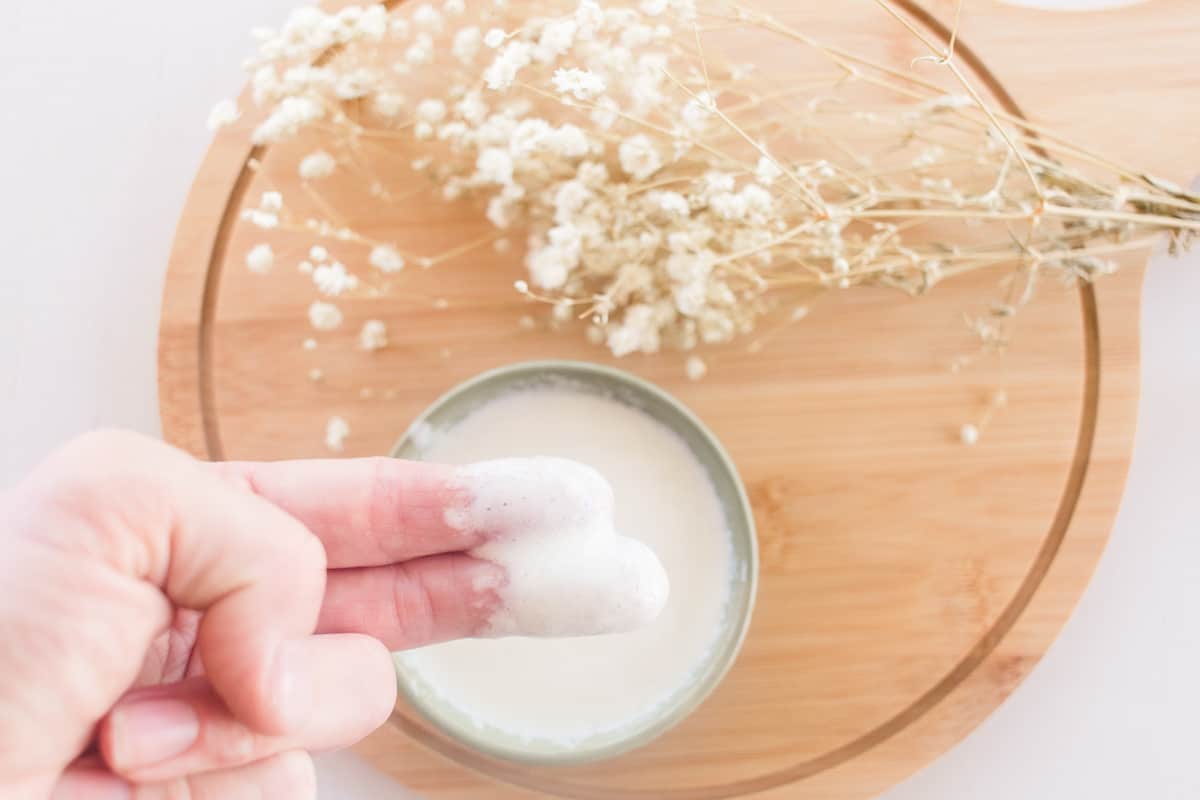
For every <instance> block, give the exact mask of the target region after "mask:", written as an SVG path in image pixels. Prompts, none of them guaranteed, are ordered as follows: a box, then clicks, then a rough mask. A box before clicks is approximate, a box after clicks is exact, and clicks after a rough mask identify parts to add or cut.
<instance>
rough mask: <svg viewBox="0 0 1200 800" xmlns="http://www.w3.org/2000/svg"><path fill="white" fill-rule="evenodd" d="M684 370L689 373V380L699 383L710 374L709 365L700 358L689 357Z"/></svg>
mask: <svg viewBox="0 0 1200 800" xmlns="http://www.w3.org/2000/svg"><path fill="white" fill-rule="evenodd" d="M684 370H685V371H686V372H687V376H688V380H693V381H698V380H700V379H701V378H703V377H704V376H705V375H707V374H708V365H707V364H705V363H704V359H702V358H701V357H700V356H688V359H687V362H686V363H685V364H684Z"/></svg>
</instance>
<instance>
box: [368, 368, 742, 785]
mask: <svg viewBox="0 0 1200 800" xmlns="http://www.w3.org/2000/svg"><path fill="white" fill-rule="evenodd" d="M556 375H557V376H562V377H564V378H568V379H570V378H572V377H577V376H586V377H590V378H593V379H595V378H599V379H601V380H605V381H609V382H612V383H615V384H618V385H621V386H623V387H625V388H628V389H631V390H632V391H633V392H634V393H641V394H643V395H649V396H650V397H651V398H653V399H655V400H657V401H659V402H660V403H662V404H663V405H665V406H666V407H667V408H669V409H670V410H671V412H672V413H674V414H675V415H676V416H677V417H678V418H679V419H680V420H681V421H682V423H683V425H684V427H687V428H690V429H692V430H693V431H694V432H695V433H697V434H698V438H699V440H700V441H701V442H703V446H704V447H706V448H707V449H709V450H710V451H711V452H712V454H713V455H714V456H715V457H716V458H715V461H716V463H717V464H718V465H719V468H720V471H721V472H722V473H724V475H725V477H726V478H727V479H728V483H729V484H730V486H731V487H732V489H733V496H734V498H735V502H734V503H733V504H732V505H733V506H734V508H732V509H730V508H726V506H727V505H730V504H727V503H725V502H722V503H721V505H722V509H723V511H725V513H726V514H727V515H728V514H730V513H732V514H733V515H734V516H735V517H736V518H740V520H741V522H742V527H743V529H744V538H745V539H746V557H745V564H746V573H747V574H746V576H745V578H744V582H745V585H746V601H745V610H744V611H743V612H742V613H741V614H740V618H739V619H738V620H736V621H735V622H733V623H731V626H732V627H733V628H734V634H733V638H732V639H730V641H729V643H728V644H727V645H726V646H725V647H724V648H722V649H721V650H719V651H717V652H714V653H713V654H712V655H711V656H710V657H709V658H708V659H706V661H705V662H702V663H705V666H706V667H707V668H708V669H707V670H706V671H705V674H704V676H703V678H702V679H701V680H700V681H698V682H697V683H696V684H695V685H694V687H691V688H689V690H688V691H684V692H682V693H680V695H679V699H678V700H677V701H676V702H674V703H669V704H667V705H666V706H665V707H664V709H663V711H662V713H660V714H655V715H652V716H651V717H649V719H648V722H646V723H645V724H644V725H642V726H640V727H638V728H636V729H634V730H633V732H632V733H631V734H630V735H629V736H627V737H624V738H621V739H619V740H617V741H614V742H609V743H606V744H604V745H602V746H598V747H594V748H586V749H582V750H578V751H568V752H562V753H536V752H531V751H529V750H523V749H520V748H519V747H514V746H510V745H507V744H498V743H496V742H495V741H493V739H492V737H489V735H488V734H487V733H486V732H479V733H474V732H472V731H469V730H463V729H461V728H460V727H458V726H455V725H452V724H449V723H448V722H447V721H446V720H445V719H444V716H443V715H440V714H438V713H437V709H439V708H440V707H441V706H442V705H445V704H441V703H438V702H436V701H435V702H429V697H428V696H427V695H425V694H420V693H418V692H417V691H415V689H414V687H413V686H412V685H411V684H410V679H406V675H405V672H406V670H405V667H404V666H403V665H402V664H401V661H400V659H399V658H395V657H393V665H394V667H395V673H396V685H397V689H398V691H399V693H400V695H401V696H403V697H404V699H405V700H406V701H407V702H408V703H409V705H410V706H412V708H413V709H415V710H416V711H417V712H418V713H419V714H420V716H421V717H422V718H424V720H425V721H426V722H428V723H429V724H430V725H432V726H433V727H434V728H435V729H436V730H437V731H438V732H439V733H440V734H442V735H444V736H448V737H450V738H451V739H454V740H456V741H458V742H461V743H462V744H464V745H466V746H468V747H470V748H473V749H475V750H477V751H478V752H480V753H483V754H485V755H487V756H491V757H493V758H498V759H502V760H506V761H513V762H517V763H521V764H526V765H533V766H566V765H572V764H585V763H592V762H597V761H602V760H606V759H610V758H614V757H616V756H619V755H622V754H623V753H627V752H629V751H630V750H633V749H635V748H638V747H642V746H643V745H646V744H648V743H649V742H651V741H653V740H654V739H657V738H658V737H659V736H661V735H663V734H664V733H666V732H667V731H668V730H670V729H671V728H673V727H675V726H676V725H677V724H679V723H680V722H682V721H683V720H684V719H686V718H687V717H688V716H690V715H691V714H692V713H693V712H695V710H696V709H697V708H699V707H700V706H701V705H702V704H703V703H704V701H705V700H707V699H708V697H709V696H710V695H711V694H712V693H713V691H715V690H716V688H717V687H718V686H719V685H720V684H721V682H722V681H723V680H724V679H725V676H726V675H727V674H728V673H729V670H730V669H732V668H733V665H734V662H736V661H737V657H738V655H739V654H740V653H741V650H742V645H743V644H744V643H745V640H746V636H747V634H748V632H749V629H750V622H751V619H752V618H753V616H754V607H755V603H756V601H757V598H758V571H759V553H758V533H757V529H756V525H755V520H754V512H753V508H752V507H751V505H750V498H749V495H748V494H747V493H746V487H745V484H744V483H743V482H742V477H741V474H740V473H739V472H738V469H737V465H736V464H735V463H734V461H733V459H732V458H731V457H730V455H729V453H728V452H727V451H726V449H725V447H724V446H723V445H722V444H721V441H720V439H718V438H717V436H716V434H714V433H713V432H712V430H711V429H709V427H708V426H707V425H705V424H704V422H703V421H702V420H701V419H700V417H699V416H697V415H696V413H695V412H694V411H692V410H691V409H690V408H689V407H688V406H687V405H685V404H684V403H683V401H681V400H679V399H678V398H676V397H675V396H674V395H672V394H670V393H669V392H667V391H666V390H664V389H662V388H660V387H659V386H657V385H655V384H654V383H652V382H650V381H648V380H646V379H644V378H641V377H639V376H637V375H634V374H633V373H630V372H627V371H625V370H622V369H617V368H616V367H610V366H607V365H604V364H596V363H592V362H589V361H577V360H572V359H533V360H526V361H518V362H514V363H511V364H506V365H503V366H500V367H494V368H492V369H488V370H485V371H483V372H481V373H479V374H477V375H474V376H472V377H470V378H467V379H466V380H464V381H462V382H460V383H458V384H455V385H454V386H453V387H451V388H450V389H449V390H447V391H445V392H443V393H442V394H441V395H439V396H438V397H437V398H436V399H435V400H434V401H433V402H432V403H430V404H429V405H428V406H426V408H425V409H424V410H423V411H422V412H421V413H420V414H419V415H417V417H416V418H415V419H413V421H412V422H411V423H410V424H409V426H408V428H407V429H406V430H405V432H404V433H403V435H401V436H400V438H399V439H397V440H396V443H395V444H393V445H392V447H391V449H390V450H389V451H388V455H389V457H392V458H399V457H400V455H399V453H400V451H401V450H403V449H404V447H405V446H406V445H407V444H408V442H409V441H410V439H411V438H412V437H413V435H414V433H415V431H417V430H419V429H420V428H421V427H422V426H427V425H429V419H430V418H431V417H433V416H434V415H436V414H437V413H439V412H440V411H441V410H442V409H443V408H445V407H447V406H449V405H450V404H451V403H453V402H454V401H455V400H456V399H458V398H459V397H461V396H463V395H466V394H468V393H470V392H471V391H472V390H474V389H476V388H477V387H479V386H483V385H485V384H488V383H492V382H495V381H499V380H512V379H520V378H521V377H526V376H527V377H530V378H537V377H552V376H556ZM615 399H616V401H617V402H624V401H623V400H622V399H621V398H620V397H617V398H615ZM626 404H627V405H629V404H628V403H626ZM639 410H641V411H642V412H643V413H648V412H646V411H645V409H639ZM655 421H656V422H659V424H664V425H665V424H666V423H665V422H663V421H662V420H657V419H656V420H655ZM672 433H675V434H676V435H679V432H678V431H676V430H674V429H672ZM685 443H686V442H685ZM686 444H688V448H689V450H691V449H693V448H692V446H691V444H690V443H686ZM710 479H711V478H710ZM730 535H731V537H738V534H737V533H736V532H735V531H733V530H731V531H730ZM738 538H741V537H738ZM402 652H403V651H397V653H402ZM393 655H394V656H395V655H396V654H393ZM515 738H516V737H513V739H515Z"/></svg>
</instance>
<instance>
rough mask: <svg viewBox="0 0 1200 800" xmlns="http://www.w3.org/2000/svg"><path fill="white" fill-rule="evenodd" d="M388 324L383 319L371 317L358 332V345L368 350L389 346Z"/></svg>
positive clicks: (372, 350)
mask: <svg viewBox="0 0 1200 800" xmlns="http://www.w3.org/2000/svg"><path fill="white" fill-rule="evenodd" d="M387 344H388V338H387V326H386V325H385V324H384V323H383V321H382V320H378V319H369V320H367V321H366V322H364V323H363V326H362V330H360V331H359V332H358V346H359V347H360V348H361V349H363V350H366V351H368V352H374V351H375V350H382V349H383V348H385V347H387Z"/></svg>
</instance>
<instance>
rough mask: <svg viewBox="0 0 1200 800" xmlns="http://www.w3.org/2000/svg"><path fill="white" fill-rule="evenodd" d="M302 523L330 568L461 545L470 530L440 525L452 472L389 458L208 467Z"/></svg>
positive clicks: (456, 495) (468, 540)
mask: <svg viewBox="0 0 1200 800" xmlns="http://www.w3.org/2000/svg"><path fill="white" fill-rule="evenodd" d="M213 469H214V470H216V471H218V472H219V473H220V474H222V475H225V476H232V477H234V478H237V479H239V480H242V481H245V482H246V483H247V484H248V485H249V486H250V487H251V488H252V489H253V490H254V491H255V492H256V493H257V494H258V495H259V496H261V497H263V498H265V499H266V500H269V501H270V502H271V503H273V504H275V505H276V506H278V507H280V508H282V509H283V510H285V511H287V513H289V514H290V515H292V516H293V517H295V518H296V519H298V520H299V521H300V522H302V523H304V525H306V526H307V527H308V529H309V530H311V531H312V532H313V533H314V534H315V535H316V536H317V537H318V538H319V539H320V540H321V542H322V544H324V546H325V552H326V554H327V556H328V559H329V566H331V567H368V566H375V565H379V564H391V563H394V562H397V561H406V560H408V559H412V558H419V557H421V556H427V555H433V554H435V553H451V552H456V551H459V550H468V549H470V548H472V547H474V546H476V545H478V544H479V543H480V542H481V541H482V536H481V534H480V533H479V532H477V531H462V530H456V529H454V528H452V527H450V526H449V525H447V524H446V519H445V517H446V510H447V508H453V507H454V506H456V505H458V504H460V503H461V502H462V500H463V498H462V497H461V489H459V488H457V487H456V485H455V483H454V481H453V479H452V478H453V475H454V469H453V468H452V467H449V466H446V465H443V464H424V463H421V462H417V461H402V460H400V459H395V458H358V459H327V460H312V461H279V462H274V463H253V462H228V463H223V464H214V465H213Z"/></svg>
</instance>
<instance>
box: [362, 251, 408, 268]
mask: <svg viewBox="0 0 1200 800" xmlns="http://www.w3.org/2000/svg"><path fill="white" fill-rule="evenodd" d="M367 261H368V262H369V263H370V264H371V266H372V267H374V268H375V269H377V270H379V271H380V272H399V271H400V270H402V269H404V257H403V256H402V255H400V253H399V252H398V251H397V250H396V248H394V247H392V246H391V245H387V244H380V245H376V246H375V247H373V248H371V254H370V255H369V256H368V257H367Z"/></svg>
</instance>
